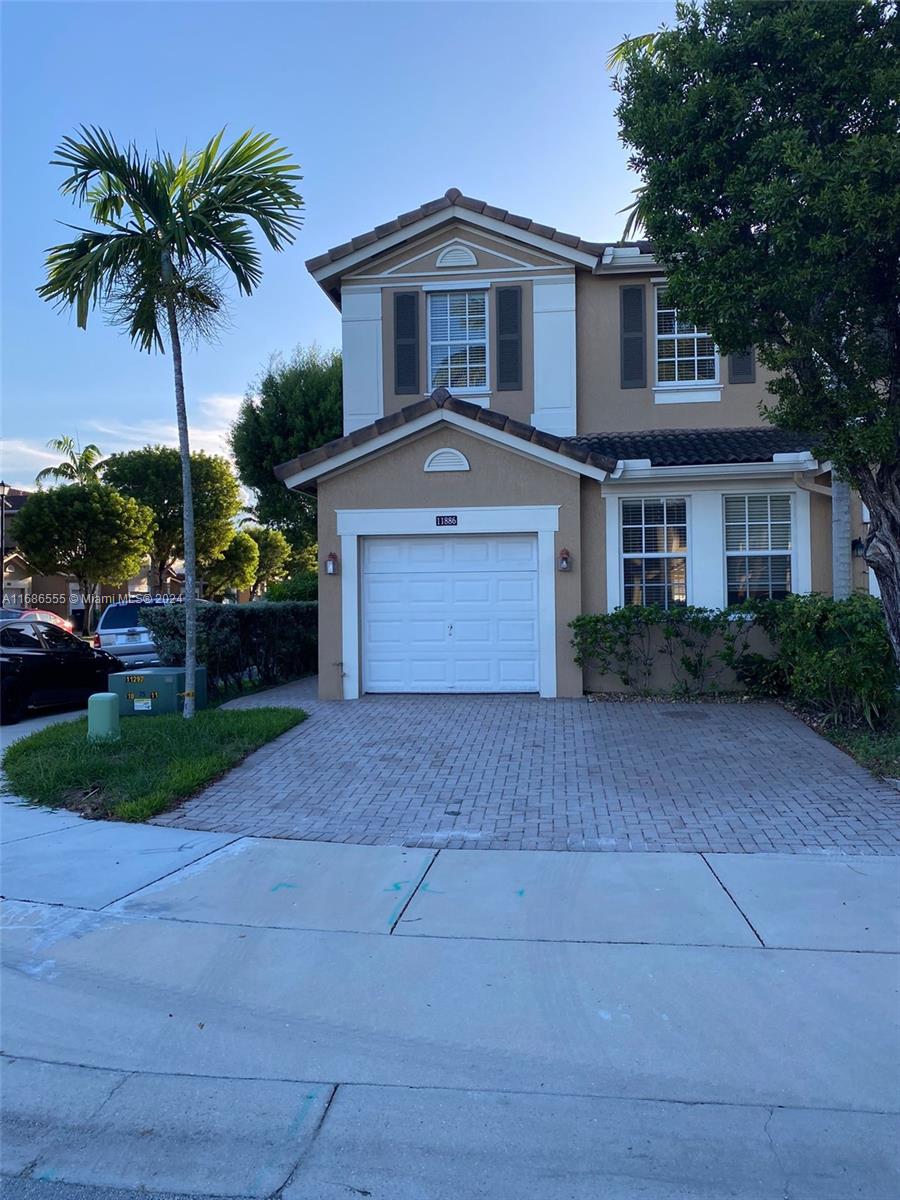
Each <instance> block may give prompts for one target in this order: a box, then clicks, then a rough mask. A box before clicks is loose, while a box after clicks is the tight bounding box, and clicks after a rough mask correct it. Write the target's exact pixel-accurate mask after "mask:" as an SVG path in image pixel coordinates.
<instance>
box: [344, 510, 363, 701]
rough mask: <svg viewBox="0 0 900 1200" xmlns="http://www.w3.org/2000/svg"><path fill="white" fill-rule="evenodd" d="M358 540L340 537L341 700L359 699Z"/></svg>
mask: <svg viewBox="0 0 900 1200" xmlns="http://www.w3.org/2000/svg"><path fill="white" fill-rule="evenodd" d="M358 546H359V539H358V538H357V536H356V534H355V533H345V534H342V535H341V643H342V658H343V660H344V661H343V664H342V666H341V671H342V673H343V680H344V699H345V700H358V699H359V692H360V686H359V622H360V617H361V614H360V610H359V590H360V589H359V553H358Z"/></svg>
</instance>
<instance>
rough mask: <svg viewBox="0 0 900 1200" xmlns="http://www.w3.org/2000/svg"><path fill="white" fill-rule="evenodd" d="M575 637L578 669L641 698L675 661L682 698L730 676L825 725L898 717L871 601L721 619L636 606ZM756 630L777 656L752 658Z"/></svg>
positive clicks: (816, 600) (879, 616)
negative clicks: (612, 680)
mask: <svg viewBox="0 0 900 1200" xmlns="http://www.w3.org/2000/svg"><path fill="white" fill-rule="evenodd" d="M571 628H572V631H573V637H572V645H573V647H574V649H575V662H576V663H577V664H578V665H579V666H580V667H587V666H591V667H596V668H597V670H599V671H600V672H601V673H602V674H604V675H607V674H612V675H617V676H618V678H619V679H620V680H621V682H622V683H623V684H624V686H625V687H631V688H634V690H635V691H637V692H638V693H639V694H641V695H646V694H647V693H648V692H649V690H650V679H651V676H652V673H653V668H654V666H655V664H656V662H657V661H658V659H659V658H661V657H667V658H668V660H669V668H670V671H671V676H672V681H673V685H674V687H673V690H674V692H675V694H676V695H701V694H703V693H707V692H715V691H717V690H718V687H719V678H720V674H721V671H722V669H723V667H729V668H731V669H732V670H733V671H734V673H735V675H736V677H737V680H738V682H739V683H740V684H742V685H743V686H744V687H745V688H746V690H747V691H748V692H749V693H750V694H751V695H754V696H765V697H772V696H787V697H789V698H790V699H791V700H793V701H795V702H796V703H797V704H799V705H803V706H804V707H807V708H810V709H813V710H815V711H816V712H817V713H818V714H819V715H820V716H821V718H822V720H823V721H824V722H825V723H826V724H847V725H858V724H860V723H865V724H866V725H868V726H869V727H871V728H872V729H875V728H878V727H879V726H881V725H884V724H885V723H886V722H888V721H890V720H891V719H893V714H894V713H896V711H897V700H898V687H900V671H898V669H897V666H896V663H895V660H894V656H893V652H892V650H891V645H890V641H889V640H888V636H887V628H886V626H885V621H884V613H883V610H882V607H881V602H880V601H879V600H876V599H875V598H874V597H872V596H863V595H857V596H852V597H850V598H849V599H847V600H832V599H831V598H830V597H828V596H818V595H812V596H789V597H788V598H787V599H786V600H765V601H750V602H748V603H747V604H744V605H741V606H739V607H736V608H732V609H722V610H718V609H705V608H693V607H685V608H672V609H669V610H665V609H663V608H660V607H657V606H648V607H640V606H637V605H635V606H631V607H627V608H618V609H616V610H615V611H614V612H611V613H599V614H596V613H591V614H585V615H583V616H580V617H576V619H575V620H574V621H572V623H571ZM754 628H757V629H759V630H762V632H764V633H765V634H766V635H767V636H768V638H769V640H770V642H771V643H772V646H773V652H772V654H771V655H765V654H761V653H759V652H758V651H751V650H750V649H749V644H750V637H751V633H752V631H753V629H754Z"/></svg>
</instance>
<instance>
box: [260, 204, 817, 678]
mask: <svg viewBox="0 0 900 1200" xmlns="http://www.w3.org/2000/svg"><path fill="white" fill-rule="evenodd" d="M307 267H308V269H309V270H310V272H311V273H312V275H313V277H314V278H315V279H316V281H317V282H318V283H319V284H320V286H321V287H322V289H323V291H324V292H325V293H326V295H327V296H328V297H329V299H330V300H331V301H332V302H333V303H334V304H335V305H337V307H338V308H339V309H340V311H341V316H342V324H343V356H344V398H343V403H344V436H343V437H341V438H339V439H337V440H336V441H333V442H330V443H329V444H327V445H325V446H322V447H320V448H319V449H316V450H313V451H311V452H309V453H308V454H304V455H302V456H301V457H300V458H298V459H295V460H294V461H292V462H289V463H285V464H283V465H282V466H280V467H279V468H277V472H276V473H277V475H278V476H279V478H280V479H282V480H283V481H284V483H285V484H286V485H287V486H288V487H289V488H296V489H298V490H304V491H313V490H314V491H315V492H316V493H317V496H318V522H319V535H318V536H319V555H320V572H321V580H320V592H319V597H320V615H319V619H320V628H319V652H320V676H319V678H320V694H321V695H322V697H323V698H341V697H343V698H345V699H353V698H355V697H357V696H359V695H361V694H362V693H365V692H536V693H539V694H540V695H541V696H576V695H581V694H582V691H583V688H584V680H583V677H582V672H581V670H580V669H579V668H578V667H576V665H575V663H574V662H573V660H572V650H571V645H570V638H571V632H570V630H569V629H568V623H569V621H571V620H572V618H573V617H575V616H577V615H578V614H579V613H583V612H601V611H607V610H611V609H614V608H616V607H617V606H619V605H626V604H642V603H651V602H657V603H661V604H664V605H679V604H685V603H687V604H697V605H707V606H710V607H722V606H724V605H726V604H733V603H737V602H739V601H742V600H744V599H745V598H747V597H755V596H771V597H779V596H784V595H786V594H787V593H788V592H808V591H811V590H816V591H828V590H830V588H831V558H832V552H831V499H830V476H829V474H828V470H827V464H823V463H820V462H817V461H816V460H815V458H814V457H813V456H812V454H811V452H810V448H809V440H808V439H807V438H804V437H802V436H796V435H792V434H790V433H786V432H784V431H782V430H778V429H774V428H773V427H771V426H769V425H767V424H766V423H765V422H764V420H763V418H762V416H761V415H760V408H759V406H760V401H762V400H763V399H764V398H765V396H766V392H765V386H764V382H765V381H764V373H763V371H762V370H761V369H760V367H759V366H758V365H757V363H756V362H755V359H754V354H753V352H752V350H750V349H748V351H747V352H746V353H743V354H736V355H731V356H730V357H728V358H722V357H721V356H720V355H719V354H718V353H717V350H716V346H715V345H714V344H713V341H712V339H711V338H710V336H709V334H708V333H707V332H706V331H704V330H703V329H698V328H696V327H695V326H694V325H692V324H690V323H689V322H686V321H684V320H682V319H681V318H680V317H679V314H678V312H677V311H676V310H675V309H674V308H672V306H671V304H670V303H669V300H668V298H667V295H666V281H665V277H664V275H663V274H662V272H661V269H660V267H659V266H658V265H657V264H656V262H655V261H654V257H653V252H652V247H651V246H650V244H649V243H646V242H637V243H633V244H627V245H623V244H621V243H616V244H603V243H595V242H587V241H584V240H582V239H581V238H578V237H574V236H571V235H569V234H564V233H560V232H559V231H557V230H556V229H553V228H551V227H549V226H547V225H541V224H538V223H537V222H536V221H532V220H530V219H528V218H525V217H519V216H515V215H513V214H512V213H509V212H507V211H505V210H504V209H499V208H494V207H492V206H491V205H489V204H485V203H484V202H482V201H478V200H472V199H470V198H468V197H466V196H463V195H462V194H461V193H460V192H458V191H457V190H455V189H453V190H451V191H448V192H447V193H446V195H445V196H443V197H442V198H441V199H439V200H435V201H432V202H431V203H428V204H424V205H422V207H421V208H417V209H415V210H413V211H412V212H408V213H404V214H403V215H402V216H400V217H397V218H396V220H393V221H389V222H387V223H386V224H384V225H379V226H377V227H376V228H375V229H373V230H372V231H371V232H369V233H365V234H363V235H361V236H359V237H354V238H352V239H351V240H350V241H348V242H346V243H345V244H344V245H341V246H336V247H335V248H334V249H332V250H329V251H328V252H327V253H326V254H322V255H320V256H318V257H317V258H313V259H311V260H310V261H309V262H308V263H307Z"/></svg>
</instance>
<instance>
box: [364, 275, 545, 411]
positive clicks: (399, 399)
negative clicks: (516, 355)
mask: <svg viewBox="0 0 900 1200" xmlns="http://www.w3.org/2000/svg"><path fill="white" fill-rule="evenodd" d="M513 282H515V281H513ZM498 286H503V285H496V284H495V285H492V286H491V287H489V288H488V313H487V320H488V387H489V389H490V390H491V392H492V393H493V394H492V396H491V397H490V399H489V402H488V401H487V400H485V399H482V398H480V397H478V396H475V397H473V401H474V403H476V404H487V407H489V408H496V409H499V411H500V412H503V413H505V414H506V415H507V416H508V417H513V418H514V419H515V420H517V421H523V422H524V423H525V424H529V423H530V421H531V414H532V411H533V410H534V320H533V316H532V312H533V308H532V288H531V282H530V281H529V280H527V279H523V280H521V281H519V282H518V284H516V286H519V287H521V288H522V384H523V386H522V389H521V390H520V391H502V392H499V391H497V352H496V346H497V337H496V328H497V307H496V302H497V287H498ZM506 286H509V282H507V284H506ZM472 288H473V290H477V289H478V282H477V280H473V281H472ZM415 291H417V292H418V293H419V395H417V396H413V395H410V394H409V393H406V394H404V395H397V394H396V393H395V391H394V293H395V292H415ZM381 328H382V336H383V343H382V356H381V357H382V362H383V364H384V413H385V416H388V415H389V414H390V413H392V412H397V411H398V409H401V408H404V407H405V406H406V405H407V404H415V402H416V401H417V400H418V399H421V397H422V396H427V395H428V394H429V393H430V391H431V388H430V387H429V380H428V301H427V293H426V292H424V291H422V290H421V288H419V287H416V286H410V285H409V284H406V285H405V286H400V287H396V288H395V287H386V288H384V289H383V290H382V293H381Z"/></svg>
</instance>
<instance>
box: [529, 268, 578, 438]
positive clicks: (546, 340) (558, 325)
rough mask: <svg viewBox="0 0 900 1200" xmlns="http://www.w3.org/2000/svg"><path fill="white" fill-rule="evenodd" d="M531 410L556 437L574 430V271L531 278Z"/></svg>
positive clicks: (540, 425) (533, 417)
mask: <svg viewBox="0 0 900 1200" xmlns="http://www.w3.org/2000/svg"><path fill="white" fill-rule="evenodd" d="M533 294H534V412H533V413H532V414H531V423H532V424H533V425H536V426H537V428H538V429H543V430H545V431H546V432H547V433H555V434H556V435H557V436H558V437H572V436H573V435H574V434H575V433H577V432H578V431H577V429H576V410H575V275H574V273H573V275H572V277H571V279H566V280H563V281H560V280H547V281H544V280H542V279H536V280H535V282H534V293H533Z"/></svg>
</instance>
